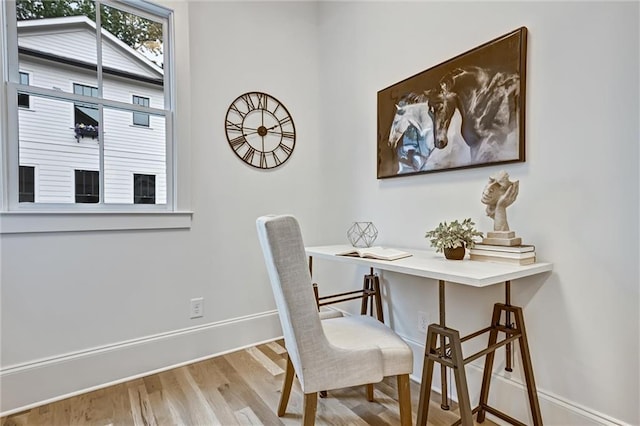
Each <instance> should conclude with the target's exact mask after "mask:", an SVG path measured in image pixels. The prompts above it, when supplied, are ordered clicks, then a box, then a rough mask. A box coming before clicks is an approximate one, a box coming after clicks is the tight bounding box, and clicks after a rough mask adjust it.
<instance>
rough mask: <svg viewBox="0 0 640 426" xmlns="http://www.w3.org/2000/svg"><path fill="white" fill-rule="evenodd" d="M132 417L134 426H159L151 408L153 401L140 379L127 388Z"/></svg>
mask: <svg viewBox="0 0 640 426" xmlns="http://www.w3.org/2000/svg"><path fill="white" fill-rule="evenodd" d="M127 393H128V394H129V404H130V406H131V417H132V419H133V425H134V426H157V424H158V423H157V422H156V417H155V415H154V413H153V409H152V408H151V400H150V399H149V394H148V393H147V388H146V387H145V385H144V380H142V379H138V380H136V381H134V382H133V383H131V386H128V387H127Z"/></svg>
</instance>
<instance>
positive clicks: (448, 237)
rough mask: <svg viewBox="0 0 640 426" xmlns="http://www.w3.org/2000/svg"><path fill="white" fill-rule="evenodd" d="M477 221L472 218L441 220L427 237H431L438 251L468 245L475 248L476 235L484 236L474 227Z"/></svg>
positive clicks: (432, 244)
mask: <svg viewBox="0 0 640 426" xmlns="http://www.w3.org/2000/svg"><path fill="white" fill-rule="evenodd" d="M474 225H475V223H474V222H473V221H472V220H471V218H467V219H464V220H463V221H462V223H460V222H458V221H457V220H454V221H453V222H451V223H447V222H440V224H439V225H438V226H437V227H436V228H435V229H433V230H431V231H428V232H427V233H426V235H425V236H424V237H425V238H429V239H430V240H429V241H430V242H431V247H435V248H436V252H442V251H443V249H445V248H452V249H453V248H456V247H461V246H463V244H464V245H466V246H467V247H468V248H473V246H474V244H475V241H474V238H475V237H482V236H483V235H482V232H480V231H478V230H477V229H476V228H475V227H474Z"/></svg>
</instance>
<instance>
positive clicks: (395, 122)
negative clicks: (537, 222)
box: [377, 27, 527, 179]
mask: <svg viewBox="0 0 640 426" xmlns="http://www.w3.org/2000/svg"><path fill="white" fill-rule="evenodd" d="M526 58H527V28H526V27H521V28H518V29H517V30H515V31H512V32H510V33H508V34H505V35H503V36H500V37H498V38H496V39H494V40H491V41H489V42H487V43H485V44H483V45H481V46H478V47H476V48H474V49H471V50H469V51H467V52H465V53H462V54H460V55H458V56H456V57H454V58H452V59H449V60H448V61H445V62H443V63H441V64H438V65H435V66H434V67H432V68H429V69H427V70H425V71H423V72H421V73H418V74H416V75H414V76H412V77H409V78H407V79H405V80H403V81H401V82H399V83H396V84H394V85H392V86H389V87H387V88H385V89H382V90H380V91H379V92H378V168H377V170H378V174H377V176H378V179H384V178H391V177H397V176H407V175H415V174H422V173H432V172H440V171H445V170H454V169H464V168H469V167H480V166H490V165H495V164H502V163H513V162H523V161H525V94H526V60H527V59H526Z"/></svg>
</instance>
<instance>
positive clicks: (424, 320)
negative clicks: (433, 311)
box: [418, 311, 431, 333]
mask: <svg viewBox="0 0 640 426" xmlns="http://www.w3.org/2000/svg"><path fill="white" fill-rule="evenodd" d="M429 324H431V317H430V315H429V313H428V312H423V311H418V331H422V332H423V333H426V332H427V327H429Z"/></svg>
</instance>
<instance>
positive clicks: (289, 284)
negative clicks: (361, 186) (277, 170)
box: [256, 215, 413, 426]
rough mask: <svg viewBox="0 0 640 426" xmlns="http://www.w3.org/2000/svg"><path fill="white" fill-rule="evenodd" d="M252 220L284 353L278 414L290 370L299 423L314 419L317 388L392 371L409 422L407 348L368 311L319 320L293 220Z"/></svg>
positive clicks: (402, 411) (352, 383)
mask: <svg viewBox="0 0 640 426" xmlns="http://www.w3.org/2000/svg"><path fill="white" fill-rule="evenodd" d="M256 225H257V228H258V237H259V240H260V244H261V246H262V251H263V254H264V259H265V263H266V267H267V271H268V274H269V279H270V281H271V286H272V290H273V295H274V298H275V301H276V305H277V308H278V313H279V315H280V323H281V325H282V331H283V334H284V341H285V346H286V348H287V352H288V360H287V368H286V373H285V380H284V384H283V387H282V394H281V396H280V404H279V406H278V416H280V417H281V416H283V415H284V414H285V411H286V408H287V403H288V400H289V395H290V392H291V386H292V383H293V378H294V375H296V376H297V377H298V380H299V381H300V386H301V388H302V392H303V393H304V402H303V411H304V413H303V424H304V425H313V424H314V422H315V416H316V408H317V401H318V399H317V395H318V392H320V391H322V390H332V389H340V388H345V387H351V386H358V385H365V384H369V383H378V382H380V381H381V380H382V379H383V378H384V377H387V376H397V385H398V400H399V405H400V420H401V421H400V423H401V425H402V426H405V425H406V426H408V425H410V424H411V396H410V391H409V374H410V373H411V372H412V369H413V353H412V352H411V348H410V347H409V346H408V345H407V344H406V343H405V342H404V341H403V340H402V339H401V338H400V337H399V336H398V335H397V334H396V333H395V332H393V330H391V329H390V328H389V327H387V326H386V325H385V324H383V323H381V322H380V321H378V320H376V319H374V318H372V317H370V316H366V315H357V316H344V317H338V318H330V319H323V320H322V321H321V320H320V316H319V314H318V310H317V305H316V301H315V297H314V293H313V288H312V285H311V276H310V274H309V269H308V266H307V258H306V254H305V250H304V244H303V240H302V234H301V232H300V227H299V224H298V221H297V220H296V219H295V217H293V216H290V215H281V216H262V217H260V218H258V219H257V221H256Z"/></svg>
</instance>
